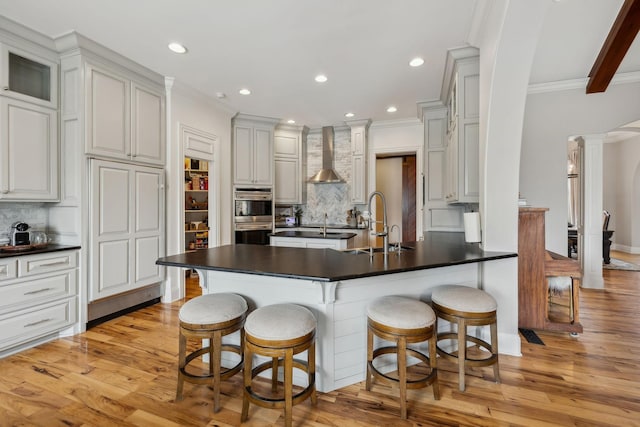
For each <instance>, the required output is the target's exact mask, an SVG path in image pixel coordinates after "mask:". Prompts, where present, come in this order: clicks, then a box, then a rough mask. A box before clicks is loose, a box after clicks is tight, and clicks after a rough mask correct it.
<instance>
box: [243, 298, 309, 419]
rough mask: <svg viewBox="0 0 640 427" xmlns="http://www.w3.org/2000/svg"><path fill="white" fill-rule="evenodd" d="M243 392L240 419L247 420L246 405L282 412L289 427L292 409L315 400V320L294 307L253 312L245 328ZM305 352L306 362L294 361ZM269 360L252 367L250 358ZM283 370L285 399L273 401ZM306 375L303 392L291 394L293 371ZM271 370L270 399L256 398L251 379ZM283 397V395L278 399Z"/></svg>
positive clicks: (303, 308) (268, 307)
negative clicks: (307, 401) (250, 404)
mask: <svg viewBox="0 0 640 427" xmlns="http://www.w3.org/2000/svg"><path fill="white" fill-rule="evenodd" d="M244 330H245V342H244V392H243V397H242V416H241V421H242V422H244V421H246V420H247V419H248V417H249V402H251V403H253V404H256V405H258V406H261V407H263V408H278V409H281V408H284V417H285V425H286V426H291V424H292V420H293V414H292V412H293V405H297V404H298V403H301V402H304V401H305V400H306V399H307V398H309V397H311V402H312V403H313V404H316V403H317V398H316V341H315V338H316V319H315V317H313V314H312V313H311V311H309V310H308V309H307V308H305V307H302V306H299V305H296V304H274V305H268V306H264V307H260V308H258V309H257V310H255V311H253V312H252V313H251V314H250V315H249V316H248V317H247V321H246V322H245V325H244ZM305 350H306V351H307V361H306V362H305V361H303V360H299V359H295V358H294V356H295V355H296V354H299V353H302V352H303V351H305ZM254 355H259V356H266V357H269V358H271V360H269V361H266V362H264V363H261V364H259V365H258V366H256V367H255V368H254V367H253V356H254ZM281 366H282V367H284V383H283V388H284V390H283V395H284V397H274V395H275V393H276V392H277V389H278V368H279V367H281ZM294 368H296V369H299V370H302V371H303V372H305V373H306V374H307V377H308V384H307V386H306V388H304V389H303V390H302V391H300V392H298V393H297V394H295V395H294V394H293V369H294ZM268 369H271V392H272V395H271V396H264V395H259V394H258V393H256V392H255V390H254V389H253V387H252V382H253V378H254V377H256V376H257V375H258V374H260V373H261V372H264V371H266V370H268ZM280 396H282V394H281V395H280Z"/></svg>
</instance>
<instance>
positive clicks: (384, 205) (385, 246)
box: [368, 191, 389, 257]
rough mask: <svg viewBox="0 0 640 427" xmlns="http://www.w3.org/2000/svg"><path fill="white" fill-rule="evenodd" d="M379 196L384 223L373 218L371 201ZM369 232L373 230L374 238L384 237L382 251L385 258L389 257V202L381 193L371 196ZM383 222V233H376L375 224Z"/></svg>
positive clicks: (377, 192)
mask: <svg viewBox="0 0 640 427" xmlns="http://www.w3.org/2000/svg"><path fill="white" fill-rule="evenodd" d="M376 195H377V196H379V197H380V199H381V200H382V210H383V220H382V221H374V220H373V219H372V218H371V200H373V198H374V197H375V196H376ZM368 210H369V230H371V232H372V233H371V234H372V235H374V236H378V237H382V245H383V248H382V250H383V251H384V256H385V257H387V256H388V255H389V227H388V226H387V201H386V200H385V198H384V194H382V193H381V192H380V191H374V192H373V193H371V194H370V195H369V205H368ZM380 222H382V231H378V232H377V231H374V224H375V223H380Z"/></svg>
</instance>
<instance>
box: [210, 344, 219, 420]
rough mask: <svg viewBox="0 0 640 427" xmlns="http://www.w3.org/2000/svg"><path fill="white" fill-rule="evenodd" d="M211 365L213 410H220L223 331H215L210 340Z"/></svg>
mask: <svg viewBox="0 0 640 427" xmlns="http://www.w3.org/2000/svg"><path fill="white" fill-rule="evenodd" d="M209 345H210V346H211V348H210V350H209V366H210V369H212V370H213V371H212V372H211V373H212V374H213V412H218V411H219V410H220V383H221V381H220V371H221V370H222V367H221V364H222V361H221V359H222V332H221V331H215V332H214V333H213V337H212V339H211V340H210V342H209Z"/></svg>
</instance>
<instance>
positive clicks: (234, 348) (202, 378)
mask: <svg viewBox="0 0 640 427" xmlns="http://www.w3.org/2000/svg"><path fill="white" fill-rule="evenodd" d="M209 351H210V347H203V348H199V349H198V350H196V351H194V352H192V353H189V354H188V355H187V357H186V358H185V363H184V366H179V367H178V370H179V371H180V374H182V375H184V377H185V379H186V380H187V381H189V382H190V383H193V384H208V383H209V382H210V380H211V378H213V377H214V374H213V373H212V372H209V373H208V374H203V375H197V374H192V373H190V372H187V366H189V363H190V362H191V361H192V360H194V359H196V358H198V357H200V356H202V355H203V354H209ZM221 351H227V352H230V353H235V354H237V355H239V356H240V361H239V362H238V363H237V364H236V365H235V366H233V367H230V368H225V367H224V366H223V367H221V368H222V370H221V371H220V379H221V380H223V379H227V378H231V377H232V376H234V375H235V374H237V373H238V372H240V371H241V370H242V364H243V362H244V358H243V353H242V349H241V348H240V346H239V345H235V344H225V345H223V346H222V347H221Z"/></svg>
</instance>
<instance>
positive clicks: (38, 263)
mask: <svg viewBox="0 0 640 427" xmlns="http://www.w3.org/2000/svg"><path fill="white" fill-rule="evenodd" d="M77 265H78V261H77V252H76V251H69V252H52V253H47V254H42V255H32V256H28V257H24V258H19V259H18V276H19V277H24V276H31V275H34V274H41V273H48V272H51V271H58V270H65V269H67V268H75V267H76V266H77Z"/></svg>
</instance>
